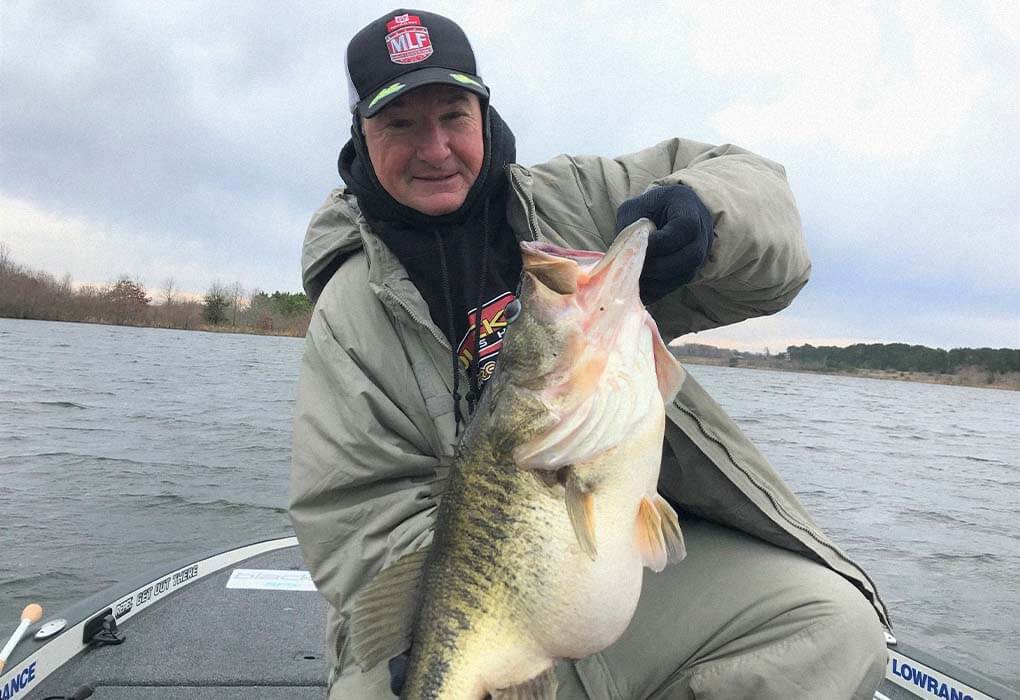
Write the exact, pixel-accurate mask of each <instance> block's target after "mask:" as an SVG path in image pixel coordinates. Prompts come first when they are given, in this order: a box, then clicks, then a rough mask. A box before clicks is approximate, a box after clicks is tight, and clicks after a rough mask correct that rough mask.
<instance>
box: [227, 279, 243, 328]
mask: <svg viewBox="0 0 1020 700" xmlns="http://www.w3.org/2000/svg"><path fill="white" fill-rule="evenodd" d="M228 293H229V295H230V306H231V308H232V310H233V315H232V317H231V323H232V324H233V325H234V326H236V325H237V309H238V306H240V304H241V299H242V297H243V296H244V289H243V288H242V287H241V283H240V282H236V281H235V282H234V283H233V284H232V285H230V288H229V290H228Z"/></svg>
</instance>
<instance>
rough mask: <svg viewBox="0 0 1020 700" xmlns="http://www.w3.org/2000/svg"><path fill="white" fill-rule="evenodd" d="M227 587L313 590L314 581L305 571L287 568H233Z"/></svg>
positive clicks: (259, 589) (263, 589)
mask: <svg viewBox="0 0 1020 700" xmlns="http://www.w3.org/2000/svg"><path fill="white" fill-rule="evenodd" d="M227 588H248V589H252V590H258V591H314V590H316V588H315V583H314V582H313V581H312V575H311V574H310V573H308V572H307V571H294V570H288V569H234V570H233V571H231V572H230V579H229V580H228V581H227Z"/></svg>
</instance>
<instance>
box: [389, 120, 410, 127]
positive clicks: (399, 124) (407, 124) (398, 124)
mask: <svg viewBox="0 0 1020 700" xmlns="http://www.w3.org/2000/svg"><path fill="white" fill-rule="evenodd" d="M413 124H414V122H412V121H411V120H410V119H393V120H391V121H390V123H389V124H387V126H388V127H390V128H391V129H408V128H410V127H411V126H412V125H413Z"/></svg>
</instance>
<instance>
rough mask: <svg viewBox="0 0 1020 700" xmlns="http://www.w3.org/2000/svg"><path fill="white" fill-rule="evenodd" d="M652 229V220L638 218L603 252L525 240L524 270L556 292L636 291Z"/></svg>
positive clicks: (621, 293)
mask: <svg viewBox="0 0 1020 700" xmlns="http://www.w3.org/2000/svg"><path fill="white" fill-rule="evenodd" d="M653 230H655V225H654V224H653V223H652V222H651V221H649V220H648V219H638V220H637V221H635V222H634V223H633V224H631V225H630V226H628V227H626V228H625V229H623V230H622V231H620V233H619V234H618V235H617V236H616V239H615V240H614V241H613V244H612V245H611V246H610V247H609V250H607V251H606V252H605V253H600V252H598V251H592V250H576V249H573V248H564V247H563V246H558V245H554V244H552V243H545V242H540V241H524V242H522V243H521V259H522V262H523V271H524V272H525V273H530V274H531V275H532V276H534V278H535V279H536V280H537V281H538V282H541V283H542V284H543V285H544V286H546V287H548V288H549V289H552V290H553V291H555V292H557V293H559V294H575V293H577V292H578V291H579V290H583V289H587V290H588V293H589V294H591V293H593V292H594V291H595V290H596V289H598V290H602V292H601V293H604V292H611V293H612V294H613V295H614V296H617V297H620V296H629V295H630V294H632V293H634V294H636V293H637V285H638V279H639V278H640V276H641V269H642V267H643V263H644V259H645V251H646V249H647V247H648V236H649V234H650V233H651V232H652V231H653Z"/></svg>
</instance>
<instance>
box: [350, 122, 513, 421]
mask: <svg viewBox="0 0 1020 700" xmlns="http://www.w3.org/2000/svg"><path fill="white" fill-rule="evenodd" d="M482 109H483V113H484V115H485V120H484V121H485V124H484V127H485V128H484V132H483V133H484V146H485V150H484V158H483V161H482V167H481V170H480V171H479V173H478V177H477V179H476V180H475V182H474V184H473V185H472V187H471V189H470V190H469V191H468V194H467V197H466V198H465V200H464V203H463V204H462V205H461V207H460V208H459V209H457V210H456V211H454V212H451V213H449V214H442V215H439V216H430V215H427V214H423V213H421V212H419V211H416V210H414V209H411V208H409V207H407V206H404V205H403V204H400V203H399V202H397V201H396V200H395V199H393V197H392V196H390V194H389V193H388V192H386V190H385V189H383V187H382V185H380V184H379V180H378V177H377V176H376V174H375V171H374V170H373V168H372V163H371V160H370V159H369V156H368V149H367V147H366V146H365V142H364V138H363V136H362V134H361V130H360V128H359V127H358V126H357V125H355V126H354V127H352V129H351V140H350V141H348V142H347V144H346V145H345V146H344V148H343V150H342V151H341V152H340V160H339V170H340V176H341V177H342V178H343V180H344V182H345V183H346V184H347V187H348V188H349V189H350V190H351V192H352V193H353V194H354V195H355V196H356V197H357V199H358V205H359V207H360V208H361V211H362V213H363V214H364V215H365V218H366V219H368V222H369V224H370V225H371V226H372V230H373V231H375V232H376V233H377V234H378V235H379V237H380V238H382V240H383V242H384V243H385V244H386V246H387V247H388V248H389V249H390V250H392V251H393V253H394V254H395V255H396V256H397V258H398V259H399V260H400V262H401V264H402V265H403V266H404V267H405V268H406V269H407V273H408V276H409V277H410V278H411V282H413V283H414V285H415V287H417V288H418V291H419V292H421V295H422V297H423V298H424V299H425V302H426V303H427V304H428V307H429V312H430V314H431V315H432V320H433V321H434V322H435V323H436V325H437V326H438V327H439V328H441V329H442V330H443V332H444V333H445V334H446V337H447V338H448V339H449V341H450V345H451V347H452V348H453V357H452V358H451V359H452V362H451V365H452V367H453V368H456V366H457V363H458V362H459V363H460V365H461V366H462V367H463V368H465V369H466V370H467V373H468V377H469V379H470V389H469V391H468V394H467V399H468V405H469V408H470V410H473V409H474V405H475V403H476V402H477V400H478V398H479V397H480V395H481V391H482V387H483V386H484V383H485V381H487V380H488V378H489V377H490V376H491V375H492V371H493V369H494V368H495V364H496V356H497V355H498V354H499V350H500V348H501V346H502V338H503V333H504V331H505V329H506V321H505V318H504V316H505V314H504V309H505V307H506V306H507V304H508V303H510V302H511V301H512V300H513V299H514V292H515V291H516V289H517V284H518V281H519V278H520V274H521V255H520V249H519V248H518V244H517V240H516V237H515V236H514V234H513V231H512V230H511V229H510V225H509V224H508V223H507V221H506V198H507V177H506V166H507V165H508V164H509V163H512V162H514V158H515V157H516V149H515V142H514V136H513V133H511V131H510V128H509V127H508V126H507V125H506V124H505V123H504V122H503V120H502V119H501V118H500V116H499V114H498V113H497V112H496V110H495V109H493V108H491V107H488V106H487V105H485V104H484V103H483V105H482ZM479 305H480V306H481V308H482V314H481V318H482V323H481V333H480V334H479V333H475V332H474V326H475V316H476V314H475V309H476V308H478V307H479ZM459 399H460V395H459V372H456V370H455V369H454V401H455V407H456V408H457V416H456V417H457V421H458V423H459V422H460V421H461V416H460V410H459Z"/></svg>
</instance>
